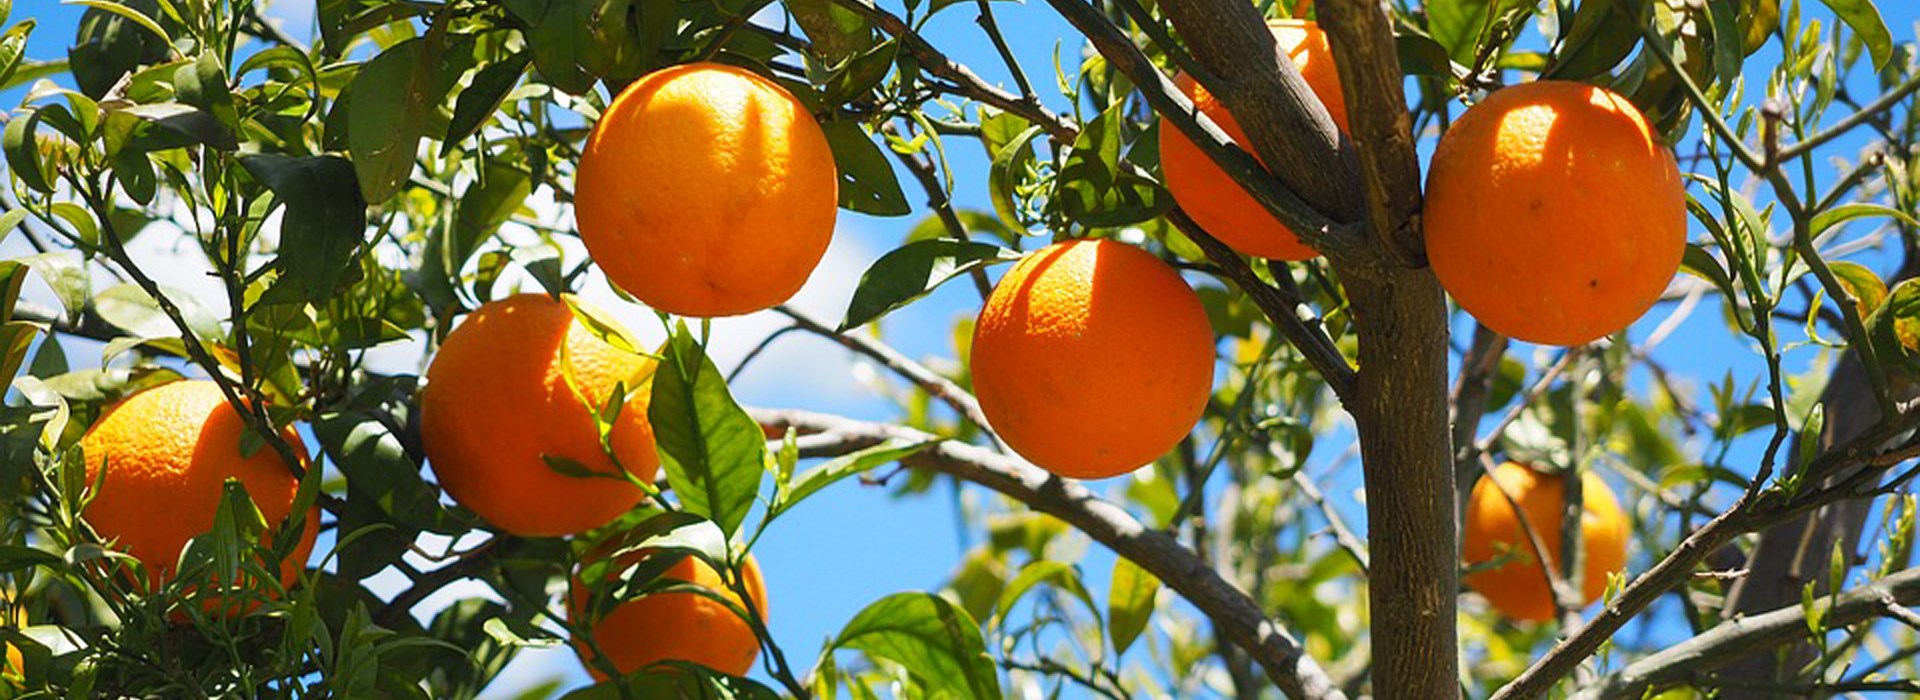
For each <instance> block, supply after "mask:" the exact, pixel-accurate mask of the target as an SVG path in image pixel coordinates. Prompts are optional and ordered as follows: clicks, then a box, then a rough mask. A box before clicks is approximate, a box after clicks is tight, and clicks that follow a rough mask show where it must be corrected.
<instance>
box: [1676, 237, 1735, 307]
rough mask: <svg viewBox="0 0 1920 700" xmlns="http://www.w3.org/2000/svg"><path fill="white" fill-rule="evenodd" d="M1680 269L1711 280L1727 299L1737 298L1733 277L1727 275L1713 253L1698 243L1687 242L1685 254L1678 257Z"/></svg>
mask: <svg viewBox="0 0 1920 700" xmlns="http://www.w3.org/2000/svg"><path fill="white" fill-rule="evenodd" d="M1680 269H1682V270H1686V271H1687V272H1688V273H1691V274H1692V275H1693V276H1695V277H1699V278H1700V279H1704V280H1706V281H1708V282H1712V283H1713V286H1715V287H1718V288H1719V289H1720V293H1721V294H1724V295H1726V297H1727V298H1728V299H1738V298H1739V296H1737V295H1736V294H1735V293H1734V289H1733V279H1732V278H1731V277H1728V276H1727V270H1726V268H1724V267H1721V265H1720V261H1719V260H1715V259H1714V257H1713V253H1709V252H1707V249H1706V248H1702V247H1700V246H1699V245H1698V244H1695V243H1688V244H1687V252H1686V255H1684V256H1682V257H1681V258H1680Z"/></svg>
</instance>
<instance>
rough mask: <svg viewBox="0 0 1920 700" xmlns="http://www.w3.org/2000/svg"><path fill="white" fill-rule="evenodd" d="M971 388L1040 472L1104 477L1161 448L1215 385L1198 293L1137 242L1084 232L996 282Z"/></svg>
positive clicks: (981, 325) (1176, 436) (978, 331)
mask: <svg viewBox="0 0 1920 700" xmlns="http://www.w3.org/2000/svg"><path fill="white" fill-rule="evenodd" d="M971 367H972V371H973V389H974V393H975V395H976V396H977V397H978V398H979V400H980V409H981V411H983V412H985V413H986V417H987V421H988V422H989V423H992V424H993V429H994V430H995V431H996V432H997V433H998V434H999V436H1000V438H1001V439H1002V440H1005V441H1006V443H1007V446H1009V447H1012V448H1013V450H1014V451H1015V452H1018V453H1020V455H1021V456H1023V457H1026V458H1027V459H1029V460H1032V461H1033V463H1034V464H1037V465H1039V466H1041V467H1043V468H1045V469H1047V470H1048V471H1051V472H1053V473H1055V474H1059V475H1061V476H1068V477H1074V478H1079V479H1103V478H1106V477H1110V476H1117V475H1120V474H1125V473H1127V472H1130V471H1133V470H1134V469H1137V468H1139V467H1140V465H1142V464H1146V463H1148V462H1151V461H1153V460H1154V459H1155V458H1157V457H1159V456H1160V455H1162V454H1165V453H1166V452H1167V450H1169V449H1172V448H1173V446H1174V445H1176V444H1178V443H1179V442H1180V439H1181V438H1182V437H1185V436H1186V434H1187V432H1188V431H1190V430H1192V429H1193V425H1194V423H1195V422H1196V421H1198V420H1199V419H1200V412H1201V410H1202V409H1204V408H1206V405H1207V397H1208V395H1209V393H1211V391H1212V385H1213V328H1212V327H1211V326H1210V325H1208V322H1207V312H1206V310H1205V309H1204V308H1202V307H1201V305H1200V297H1199V295H1197V294H1194V293H1193V290H1192V289H1191V288H1189V287H1187V283H1186V281H1185V280H1182V279H1180V275H1179V273H1176V272H1174V270H1173V268H1172V267H1169V266H1167V264H1166V263H1163V262H1161V261H1160V259H1159V258H1156V257H1154V256H1153V255H1151V254H1149V253H1147V252H1146V251H1143V250H1141V249H1139V248H1135V247H1133V246H1130V245H1127V244H1125V243H1119V242H1115V241H1108V240H1092V239H1082V240H1076V241H1068V242H1065V243H1058V244H1054V245H1051V246H1048V247H1046V248H1043V249H1041V250H1039V251H1037V252H1035V253H1033V254H1031V255H1028V256H1027V257H1026V258H1025V259H1023V260H1021V261H1020V262H1019V263H1018V264H1016V265H1014V267H1013V269H1012V270H1011V271H1009V272H1007V274H1006V276H1005V277H1003V278H1001V279H1000V283H999V284H998V285H996V286H994V288H993V294H992V295H991V296H989V297H988V298H987V302H986V306H985V308H983V309H981V310H980V319H979V321H978V322H977V323H976V324H975V325H974V329H973V352H972V359H971Z"/></svg>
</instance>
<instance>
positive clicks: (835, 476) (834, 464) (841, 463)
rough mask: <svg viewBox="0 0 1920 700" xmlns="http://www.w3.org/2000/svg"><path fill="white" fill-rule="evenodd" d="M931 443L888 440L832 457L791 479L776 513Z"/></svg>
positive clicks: (926, 446)
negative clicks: (791, 486) (790, 483)
mask: <svg viewBox="0 0 1920 700" xmlns="http://www.w3.org/2000/svg"><path fill="white" fill-rule="evenodd" d="M932 444H933V443H932V442H908V441H905V440H900V439H891V440H888V441H886V442H883V443H880V444H878V445H874V446H872V447H869V448H866V449H864V450H860V451H858V452H853V453H851V454H845V455H841V456H839V457H835V458H834V459H832V460H831V461H828V462H827V463H825V464H822V465H820V466H817V467H814V468H812V469H808V470H807V471H805V472H801V473H800V474H799V475H797V476H795V477H794V480H793V488H791V489H789V490H788V491H787V492H786V493H785V494H784V495H783V496H782V497H781V498H780V502H779V504H778V512H786V511H787V510H788V509H791V508H792V507H794V506H795V505H798V504H799V503H800V502H801V501H804V500H806V499H807V497H808V496H811V495H813V494H815V493H818V492H820V490H822V489H825V488H826V487H828V486H831V485H833V484H834V482H837V481H840V480H841V479H845V478H847V477H850V476H854V475H857V474H863V473H866V472H867V471H868V470H870V469H873V468H875V467H878V466H880V465H883V464H891V463H893V462H898V461H900V460H903V459H906V458H908V457H911V456H913V455H915V454H919V452H920V451H921V450H924V449H927V448H928V447H929V446H931V445H932Z"/></svg>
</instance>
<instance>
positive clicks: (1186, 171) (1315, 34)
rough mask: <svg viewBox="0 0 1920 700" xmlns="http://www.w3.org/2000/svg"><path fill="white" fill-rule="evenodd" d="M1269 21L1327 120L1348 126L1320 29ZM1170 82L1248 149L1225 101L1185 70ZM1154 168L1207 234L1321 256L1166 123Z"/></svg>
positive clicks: (1271, 251) (1256, 247) (1236, 244)
mask: <svg viewBox="0 0 1920 700" xmlns="http://www.w3.org/2000/svg"><path fill="white" fill-rule="evenodd" d="M1268 26H1269V27H1270V28H1271V29H1272V30H1273V38H1274V40H1275V41H1277V42H1278V43H1279V45H1280V50H1281V51H1285V52H1286V54H1287V56H1288V57H1289V58H1292V59H1293V65H1294V67H1296V68H1299V69H1300V77H1302V78H1305V79H1306V81H1307V87H1309V88H1311V89H1312V90H1313V94H1314V95H1316V96H1318V97H1319V98H1320V101H1321V103H1322V104H1324V105H1326V108H1327V113H1328V114H1329V115H1331V116H1332V117H1333V123H1334V124H1336V125H1338V126H1339V127H1340V130H1341V131H1343V132H1344V131H1346V129H1347V102H1346V98H1345V97H1344V96H1343V95H1342V94H1341V92H1340V74H1339V72H1338V71H1335V70H1334V67H1333V49H1332V48H1331V47H1329V46H1328V44H1327V35H1326V33H1325V32H1322V31H1321V30H1320V25H1318V24H1315V23H1313V22H1304V21H1292V20H1283V21H1275V22H1272V23H1270V24H1269V25H1268ZM1174 84H1175V85H1177V86H1179V88H1180V91H1181V92H1184V93H1186V94H1187V98H1188V99H1191V100H1193V104H1194V106H1195V107H1198V108H1199V109H1200V111H1201V112H1202V113H1204V114H1206V115H1207V118H1209V119H1212V120H1213V122H1214V123H1215V124H1218V125H1220V129H1221V130H1222V131H1225V132H1226V133H1227V135H1228V136H1231V137H1233V140H1234V142H1235V143H1238V144H1240V145H1241V147H1242V148H1245V149H1247V152H1249V153H1252V152H1253V151H1252V149H1251V148H1250V147H1248V146H1247V145H1246V144H1247V132H1246V131H1245V130H1243V129H1241V128H1240V123H1239V122H1238V121H1235V120H1234V118H1233V115H1232V114H1230V113H1228V112H1227V107H1226V105H1224V104H1221V103H1220V101H1219V100H1217V99H1214V97H1213V95H1211V94H1209V93H1208V92H1207V89H1206V88H1204V87H1201V85H1200V84H1199V83H1198V82H1196V81H1194V79H1193V78H1192V77H1190V76H1187V75H1186V74H1181V75H1179V76H1175V77H1174ZM1256 157H1257V156H1256ZM1160 168H1161V174H1162V175H1164V176H1165V178H1166V185H1167V190H1168V191H1169V192H1172V193H1173V199H1174V201H1176V202H1179V203H1180V208H1181V209H1182V210H1185V211H1186V212H1187V215H1188V216H1191V217H1193V220H1194V221H1195V222H1196V223H1199V224H1200V227H1201V228H1204V229H1206V230H1207V233H1210V234H1212V235H1213V236H1214V237H1215V238H1218V239H1220V241H1221V242H1222V243H1226V244H1227V245H1228V246H1231V247H1232V248H1233V249H1234V250H1237V251H1240V252H1242V253H1245V254H1247V255H1255V256H1259V257H1263V258H1273V259H1276V260H1306V259H1309V258H1313V257H1316V256H1318V255H1319V253H1317V252H1314V250H1313V249H1312V248H1309V247H1307V245H1306V244H1305V243H1302V242H1300V239H1299V238H1298V237H1296V236H1294V235H1293V231H1291V230H1288V229H1287V227H1286V226H1285V225H1282V224H1281V223H1280V221H1279V220H1277V219H1275V218H1273V215H1271V214H1268V213H1267V210H1266V208H1265V207H1262V206H1260V203H1259V202H1257V201H1254V199H1253V196H1252V195H1249V194H1247V192H1246V190H1243V189H1241V188H1240V184H1239V183H1237V182H1234V180H1233V177H1232V176H1230V175H1228V174H1227V173H1226V171H1224V170H1221V169H1220V166H1219V165H1216V164H1214V162H1213V160H1212V159H1210V158H1208V157H1207V155H1206V154H1205V153H1203V152H1202V151H1201V150H1200V147H1199V146H1197V145H1195V144H1194V143H1193V141H1192V140H1191V139H1188V138H1187V136H1186V134H1182V133H1180V130H1179V129H1176V128H1173V126H1172V125H1169V124H1162V125H1161V126H1160Z"/></svg>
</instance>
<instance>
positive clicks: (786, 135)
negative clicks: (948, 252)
mask: <svg viewBox="0 0 1920 700" xmlns="http://www.w3.org/2000/svg"><path fill="white" fill-rule="evenodd" d="M839 187H840V181H839V174H838V171H837V170H836V169H835V168H834V163H833V150H832V149H831V148H830V147H828V145H827V137H826V134H825V132H823V131H821V130H820V124H819V122H816V121H814V118H813V115H812V114H811V113H809V112H808V111H807V108H806V107H805V106H804V105H802V104H800V101H799V100H796V99H794V97H793V95H792V94H791V93H788V92H787V91H786V89H785V88H782V87H780V85H779V84H777V83H775V82H773V81H772V80H768V79H767V78H764V77H761V76H760V75H759V74H757V73H754V72H752V71H749V70H746V69H743V68H737V67H734V66H728V65H722V64H718V63H691V64H687V65H682V66H675V67H672V68H667V69H663V70H659V71H655V72H653V73H649V74H647V75H646V76H645V77H643V78H641V79H639V80H637V81H634V83H633V84H632V85H629V86H627V89H625V90H622V91H621V92H620V95H619V96H618V97H616V98H614V100H613V104H612V105H610V106H608V107H607V111H606V113H605V114H603V115H601V117H600V121H599V123H597V124H595V125H594V127H593V134H592V135H591V136H589V137H588V139H587V146H586V150H585V151H584V152H582V153H581V155H580V170H579V172H578V173H577V174H576V177H575V179H574V202H573V205H574V217H575V220H576V223H577V224H578V226H579V228H580V238H581V239H582V240H584V241H585V242H586V244H587V251H588V252H589V253H591V254H592V255H593V259H594V262H596V263H599V265H600V269H601V270H603V271H605V272H606V274H607V279H609V280H612V281H613V283H614V284H617V285H619V286H620V287H621V288H622V289H625V290H626V291H627V292H628V293H630V294H632V295H633V296H635V297H636V298H638V299H640V300H641V301H644V302H646V303H647V305H649V306H652V307H653V308H655V309H658V310H661V311H666V312H669V313H675V314H680V315H683V316H733V315H737V314H744V313H751V312H754V311H759V310H761V309H765V308H767V307H770V306H773V305H775V304H779V303H781V302H783V301H786V300H787V299H788V298H789V297H791V296H793V294H794V292H797V291H799V290H800V285H802V284H804V283H805V282H806V281H807V276H808V275H809V274H811V273H812V272H813V268H814V266H815V265H818V264H819V263H820V257H821V256H822V255H824V254H826V251H827V243H828V242H829V241H831V239H832V238H833V220H834V216H835V214H836V213H837V211H838V207H839V197H840V195H839Z"/></svg>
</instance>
